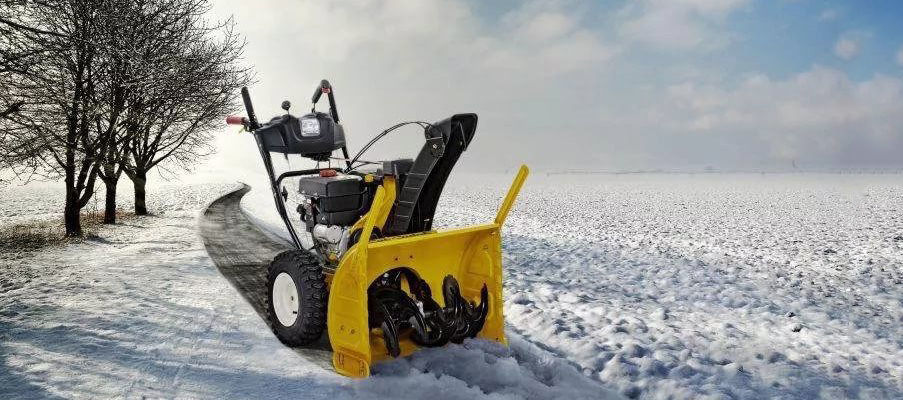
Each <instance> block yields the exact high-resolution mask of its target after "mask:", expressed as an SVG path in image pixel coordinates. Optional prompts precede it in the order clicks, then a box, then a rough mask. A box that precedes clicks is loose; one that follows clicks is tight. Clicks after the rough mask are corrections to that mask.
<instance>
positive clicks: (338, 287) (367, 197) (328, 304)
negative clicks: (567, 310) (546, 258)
mask: <svg viewBox="0 0 903 400" xmlns="http://www.w3.org/2000/svg"><path fill="white" fill-rule="evenodd" d="M323 94H326V97H327V98H328V99H329V112H328V113H323V112H317V111H316V105H317V102H318V100H319V99H320V97H321V95H323ZM242 98H243V100H244V104H245V109H246V111H247V114H248V116H247V117H229V118H227V123H229V124H235V125H242V126H244V127H245V128H246V130H248V131H250V132H251V133H253V135H254V137H255V139H256V141H257V146H258V149H259V151H260V155H261V157H262V158H263V164H264V167H265V168H266V171H267V174H268V175H269V178H270V183H271V188H272V191H273V198H274V200H275V203H276V209H277V210H278V212H279V215H280V216H281V217H282V220H283V221H284V223H285V227H286V229H287V230H288V233H289V236H290V237H291V239H292V242H293V243H294V245H295V247H296V249H295V250H289V251H286V252H283V253H281V254H279V255H278V256H276V258H275V259H274V260H273V262H272V263H271V264H270V267H269V271H268V285H267V288H268V297H269V309H268V315H269V319H270V322H271V326H272V328H273V331H274V333H275V334H276V336H277V337H278V338H279V339H280V340H281V341H282V342H283V343H286V344H287V345H290V346H301V345H305V344H308V343H311V342H313V341H315V340H317V339H318V338H319V337H320V336H321V334H322V332H323V330H324V329H327V328H328V333H329V341H330V344H331V346H332V349H333V365H334V366H335V369H336V371H338V372H339V373H341V374H343V375H347V376H352V377H366V376H368V375H369V374H370V366H371V365H372V364H373V363H375V362H377V361H380V360H383V359H386V358H390V357H397V356H399V355H407V354H410V353H412V352H414V351H416V350H417V349H418V348H420V347H433V346H442V345H445V344H447V343H449V342H452V343H460V342H461V341H463V340H464V339H465V338H472V337H481V338H485V339H489V340H494V341H498V342H502V343H505V334H504V318H503V316H502V257H501V227H502V224H503V223H504V221H505V217H506V216H507V215H508V212H509V211H510V209H511V206H512V205H513V204H514V200H515V198H516V197H517V193H518V191H519V190H520V188H521V186H522V185H523V183H524V180H525V179H526V178H527V174H528V169H527V167H526V166H522V167H521V169H520V172H519V173H518V175H517V177H516V178H515V180H514V183H513V184H512V185H511V188H510V190H509V191H508V194H507V196H506V197H505V199H504V200H503V202H502V205H501V207H500V209H499V211H498V214H497V215H496V217H495V220H493V221H492V222H489V223H486V224H484V225H477V226H470V227H465V228H459V229H451V230H442V231H436V230H433V229H432V222H433V215H434V212H435V210H436V204H437V202H438V201H439V196H440V194H441V193H442V189H443V187H444V186H445V182H446V180H447V178H448V175H449V173H450V172H451V169H452V168H453V167H454V165H455V163H456V162H457V160H458V157H459V156H460V155H461V153H462V152H463V151H464V150H466V149H467V147H468V145H470V142H471V140H472V139H473V136H474V132H475V130H476V125H477V116H476V114H456V115H453V116H452V117H450V118H448V119H445V120H442V121H439V122H435V123H427V122H422V121H415V122H404V123H400V124H397V125H395V126H393V127H391V128H389V129H386V130H385V131H383V132H381V133H380V134H378V135H377V136H376V137H374V138H373V140H371V141H370V142H369V143H367V144H366V145H365V146H364V147H363V148H362V149H361V151H360V152H358V153H357V155H355V156H354V157H349V155H348V149H347V147H346V145H345V134H344V130H343V128H342V125H340V124H339V115H338V110H337V109H336V104H335V94H334V92H333V89H332V86H331V85H330V84H329V82H327V81H326V80H323V81H322V82H321V83H320V85H318V86H317V88H316V90H315V92H314V95H313V98H312V102H313V105H312V109H311V112H310V113H307V114H305V115H303V116H301V117H296V116H293V115H291V114H289V113H288V110H289V108H290V104H289V103H288V102H284V103H283V104H282V108H283V109H284V110H285V111H286V114H284V115H282V116H278V117H275V118H273V119H271V120H270V121H269V122H267V123H265V124H260V123H258V121H257V118H256V117H255V114H254V108H253V106H252V105H251V99H250V96H249V95H248V90H247V88H242ZM405 125H417V126H419V127H421V128H423V132H424V135H425V138H426V142H425V144H424V146H423V148H422V149H421V150H420V153H419V154H417V157H416V158H415V159H413V160H412V159H398V160H389V161H379V162H374V161H364V160H363V159H361V158H360V157H361V155H363V154H364V152H366V151H367V150H368V149H369V148H370V147H371V146H372V145H373V144H374V143H375V142H376V141H377V140H379V139H380V138H382V137H384V136H385V135H387V134H388V133H390V132H392V131H394V130H396V129H398V128H399V127H402V126H405ZM337 150H341V151H342V156H341V157H334V156H333V152H335V151H337ZM272 153H281V154H283V155H284V156H285V157H288V156H289V155H300V156H302V157H306V158H309V159H312V160H314V161H317V166H318V168H313V169H305V170H291V171H287V172H283V173H281V174H279V175H276V173H275V171H274V168H273V163H272V159H271V155H272ZM333 162H336V163H337V164H339V165H340V166H339V167H333V166H332V163H333ZM322 163H326V164H327V167H325V168H320V167H319V166H320V164H322ZM287 178H297V182H298V186H297V189H296V190H295V189H294V188H293V189H292V191H291V194H290V191H289V189H288V187H287V185H286V182H285V181H286V179H287ZM288 204H292V206H295V207H294V210H293V211H296V212H297V214H298V216H300V218H297V217H294V216H293V217H291V218H290V217H289V211H288ZM296 224H297V225H298V226H303V228H304V229H305V230H306V231H307V233H308V234H309V237H308V235H305V239H309V240H306V242H305V243H302V240H301V237H300V236H299V234H298V230H296ZM305 244H306V245H305Z"/></svg>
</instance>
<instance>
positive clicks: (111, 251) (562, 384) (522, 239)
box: [0, 172, 903, 399]
mask: <svg viewBox="0 0 903 400" xmlns="http://www.w3.org/2000/svg"><path fill="white" fill-rule="evenodd" d="M512 177H513V172H512V173H511V174H510V175H507V174H506V175H479V176H472V175H453V180H452V181H451V182H450V183H449V185H447V186H446V190H445V193H444V194H443V197H442V200H441V201H440V204H439V207H438V214H437V218H436V224H437V225H438V226H443V227H448V226H463V225H468V224H473V223H480V222H486V221H488V220H490V219H491V218H492V216H494V215H495V211H496V207H497V206H498V204H499V202H500V201H501V198H502V197H503V195H504V193H505V190H506V189H507V185H508V184H509V183H510V179H511V178H512ZM248 183H249V184H251V185H252V186H253V187H254V190H252V191H251V193H249V194H248V195H247V196H246V198H245V201H244V202H243V203H242V207H243V211H244V212H245V213H246V214H248V215H249V216H250V217H251V218H252V220H253V221H255V223H257V224H259V225H261V226H263V227H264V229H266V230H268V231H269V232H270V233H271V234H273V235H281V236H283V237H284V235H285V233H284V228H283V227H282V225H281V221H280V220H279V219H278V217H276V216H275V212H274V208H273V206H272V197H271V195H270V193H269V190H268V187H266V186H265V185H264V184H263V181H260V180H258V181H253V182H248ZM229 187H231V186H227V185H187V184H174V185H171V186H167V187H166V190H160V191H156V192H151V199H150V201H151V203H152V204H151V209H152V210H156V211H157V215H156V216H153V217H147V218H137V219H131V220H124V221H123V222H122V223H121V224H119V225H116V226H114V227H111V228H104V229H103V230H101V231H100V232H99V233H98V235H99V238H98V239H95V240H86V241H83V242H74V243H69V244H64V245H58V246H54V247H51V248H48V249H44V250H42V251H40V252H24V253H16V254H6V253H4V254H2V255H0V398H53V397H61V398H70V397H116V398H119V397H141V396H146V397H166V398H173V397H178V398H185V397H203V398H259V397H274V396H275V397H286V398H288V397H302V398H327V397H328V398H337V399H341V398H351V397H356V398H385V397H393V398H422V397H426V396H428V397H433V398H436V399H446V398H448V399H454V398H462V399H463V398H487V399H488V398H491V399H499V398H534V399H545V398H602V397H613V395H611V393H609V391H610V390H614V391H616V392H619V393H620V394H622V395H625V396H628V397H634V398H644V399H646V398H648V399H658V398H674V399H680V398H788V399H796V398H800V399H805V398H861V399H881V398H901V397H903V301H901V299H903V179H901V176H900V175H894V174H888V175H868V174H861V175H855V174H849V175H843V174H765V175H761V174H698V175H681V174H660V175H655V174H649V175H644V174H630V175H543V174H538V173H534V175H532V176H531V177H530V178H529V179H528V181H527V184H526V186H525V187H524V190H523V193H522V195H521V197H520V198H519V200H518V203H517V204H516V206H515V208H514V209H513V210H512V212H511V214H510V215H509V218H508V222H507V223H506V227H505V230H504V245H503V246H504V253H505V268H506V270H505V273H506V276H505V312H506V320H507V323H508V329H507V334H508V337H509V341H510V346H509V347H508V348H505V347H502V346H499V345H495V344H492V343H488V342H483V341H477V340H471V341H466V342H465V343H464V344H463V345H453V346H448V347H444V348H439V349H426V350H423V351H421V352H418V353H416V354H414V355H413V356H411V357H408V358H402V359H398V360H394V361H392V362H388V363H384V364H379V365H377V366H376V367H375V368H374V377H373V378H371V379H368V380H361V381H355V380H349V379H346V378H343V377H340V376H338V375H336V374H334V373H333V372H331V371H328V370H324V369H323V368H322V367H321V366H319V365H318V364H316V363H313V362H310V361H309V360H305V359H304V357H302V356H301V355H299V354H298V353H296V352H295V351H293V350H292V349H289V348H286V347H285V346H283V345H281V344H280V343H279V342H278V341H277V340H276V339H275V338H274V337H273V335H272V334H271V333H270V332H269V330H268V329H267V327H266V325H265V324H264V322H263V321H262V320H261V319H260V318H259V316H257V314H256V313H255V312H254V311H253V309H252V307H251V306H250V305H248V304H247V303H246V302H245V301H244V300H243V299H242V297H241V296H240V295H239V294H238V293H237V292H236V291H235V289H233V288H232V287H231V286H230V285H229V284H228V283H227V282H226V281H225V279H223V278H222V276H220V275H219V273H218V271H217V270H216V268H215V267H214V266H213V264H212V262H211V261H210V260H209V258H208V257H207V255H206V253H205V252H204V249H203V246H202V245H201V244H200V241H199V239H198V237H197V234H196V226H195V225H196V217H197V215H198V214H199V213H200V211H201V210H202V209H203V208H204V206H205V205H206V204H207V203H208V202H210V201H212V200H213V199H215V198H216V197H217V196H219V195H220V194H222V193H224V192H225V191H227V190H228V188H229ZM42 190H47V191H42ZM60 194H61V193H59V192H58V191H54V189H40V190H38V189H32V188H31V187H25V188H18V187H10V188H6V189H5V191H4V194H3V195H2V196H0V227H2V226H4V225H6V224H10V223H17V222H19V221H22V220H24V219H27V218H28V217H30V216H32V215H35V214H36V215H40V216H41V217H46V216H58V214H56V213H55V211H54V210H55V208H54V206H50V205H48V202H50V201H55V199H58V198H59V195H60Z"/></svg>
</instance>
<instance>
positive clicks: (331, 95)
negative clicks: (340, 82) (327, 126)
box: [310, 79, 339, 122]
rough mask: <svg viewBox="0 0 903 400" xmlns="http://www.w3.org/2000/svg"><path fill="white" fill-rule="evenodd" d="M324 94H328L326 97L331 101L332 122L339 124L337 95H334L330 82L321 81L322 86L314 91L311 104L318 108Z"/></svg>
mask: <svg viewBox="0 0 903 400" xmlns="http://www.w3.org/2000/svg"><path fill="white" fill-rule="evenodd" d="M323 93H326V97H327V98H328V99H329V112H330V113H331V114H332V120H333V121H335V122H339V110H338V109H337V108H336V106H335V94H334V93H333V90H332V85H330V84H329V81H327V80H326V79H323V80H322V81H320V85H319V86H317V88H316V89H315V90H314V95H313V96H312V97H311V98H310V100H311V103H313V105H314V106H316V105H317V102H318V101H320V96H322V95H323Z"/></svg>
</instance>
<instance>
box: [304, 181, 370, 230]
mask: <svg viewBox="0 0 903 400" xmlns="http://www.w3.org/2000/svg"><path fill="white" fill-rule="evenodd" d="M298 186H299V188H298V189H299V191H300V192H301V196H303V197H305V198H307V199H309V200H310V203H311V214H312V215H310V216H304V218H305V222H308V220H307V218H312V219H311V220H310V221H309V225H308V226H312V225H315V224H325V225H340V226H347V225H351V224H354V223H355V222H357V220H358V218H360V216H361V215H363V214H364V213H366V212H367V209H369V205H370V203H369V201H367V199H368V196H367V192H366V190H365V188H364V185H363V182H362V180H361V177H359V176H357V175H345V174H338V175H336V176H312V177H304V178H301V179H300V180H299V185H298Z"/></svg>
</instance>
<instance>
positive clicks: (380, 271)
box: [327, 166, 529, 377]
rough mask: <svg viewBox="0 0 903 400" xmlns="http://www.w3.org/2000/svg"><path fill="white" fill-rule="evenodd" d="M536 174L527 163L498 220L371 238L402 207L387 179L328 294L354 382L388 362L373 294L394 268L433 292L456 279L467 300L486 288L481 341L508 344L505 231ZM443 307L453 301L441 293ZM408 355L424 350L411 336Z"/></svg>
mask: <svg viewBox="0 0 903 400" xmlns="http://www.w3.org/2000/svg"><path fill="white" fill-rule="evenodd" d="M528 173H529V169H528V168H527V166H521V168H520V171H519V172H518V174H517V177H516V178H515V179H514V182H513V183H512V184H511V188H510V189H509V190H508V194H507V196H505V199H504V201H503V202H502V205H501V207H500V208H499V211H498V214H496V217H495V220H494V221H492V222H490V223H487V224H484V225H476V226H470V227H466V228H458V229H450V230H440V231H435V230H432V231H428V232H423V233H416V234H410V235H403V236H394V237H388V238H384V239H374V240H370V237H371V233H372V232H373V229H374V227H379V228H381V227H382V226H383V224H385V223H386V219H387V217H388V215H389V212H390V210H391V209H392V205H393V203H394V202H395V192H396V191H395V187H394V185H395V183H394V181H392V180H391V179H387V180H385V181H384V182H383V185H382V186H380V187H379V188H378V189H377V191H376V194H375V197H374V199H373V203H372V205H371V208H370V211H369V212H368V213H367V214H366V215H365V216H364V217H363V218H362V219H361V220H360V222H359V223H360V224H361V227H362V228H363V233H362V235H361V239H360V241H359V242H358V243H357V244H356V245H355V246H353V247H352V248H350V249H349V250H348V251H347V252H346V253H345V255H344V257H343V258H342V260H341V262H340V263H339V266H338V268H337V269H336V272H335V275H334V276H333V277H332V282H331V285H330V291H329V302H328V314H327V326H328V332H329V340H330V343H331V345H332V349H333V352H334V353H333V358H332V360H333V365H334V366H335V369H336V371H337V372H339V373H341V374H342V375H346V376H351V377H367V376H369V375H370V366H371V365H373V363H375V362H377V361H380V360H383V359H386V358H389V357H390V356H389V351H388V349H387V348H386V343H385V341H384V339H383V337H384V336H383V334H382V332H380V328H374V329H371V328H370V316H369V313H368V303H367V302H368V289H369V288H370V286H371V284H372V283H373V282H374V281H376V280H377V279H378V278H379V277H381V276H383V275H384V274H385V273H387V272H388V271H390V270H395V269H398V268H404V269H407V270H409V271H412V272H413V273H414V274H415V275H416V276H417V277H418V278H419V279H422V280H423V281H425V282H426V283H427V284H428V285H429V287H430V289H431V291H432V293H437V294H439V293H442V291H441V290H440V288H442V287H443V281H444V280H445V278H446V277H447V276H449V275H450V276H452V277H453V278H455V280H457V282H458V283H459V285H460V292H461V296H462V297H463V298H464V299H466V300H470V301H472V302H474V303H476V302H479V301H480V298H481V290H482V288H483V287H484V285H485V287H486V288H487V289H488V313H487V314H486V319H485V323H484V324H483V326H482V329H481V330H480V331H479V332H478V333H477V337H480V338H484V339H488V340H494V341H497V342H501V343H507V342H506V339H505V331H504V317H503V315H502V248H501V244H502V241H501V229H502V224H503V223H504V222H505V218H506V217H507V216H508V212H509V211H510V210H511V207H512V206H513V205H514V200H515V199H516V198H517V194H518V192H519V191H520V189H521V186H523V184H524V181H525V180H526V179H527V175H528ZM436 301H437V302H438V303H439V305H440V306H442V307H444V306H445V305H446V304H445V302H444V301H443V298H442V296H436ZM399 344H400V347H401V355H408V354H411V353H412V352H414V351H416V350H417V349H418V347H419V346H418V345H417V343H415V341H414V340H412V339H411V337H410V335H402V336H401V337H399Z"/></svg>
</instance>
